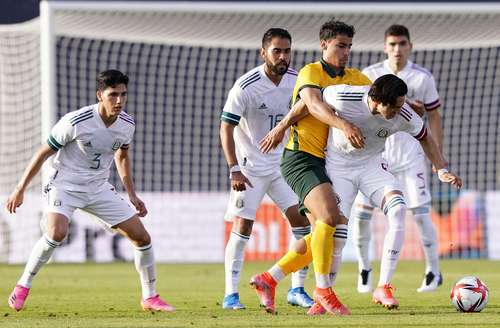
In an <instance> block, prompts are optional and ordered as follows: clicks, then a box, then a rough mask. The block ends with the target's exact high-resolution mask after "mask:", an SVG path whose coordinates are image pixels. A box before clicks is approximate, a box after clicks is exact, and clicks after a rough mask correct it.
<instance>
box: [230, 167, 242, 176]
mask: <svg viewBox="0 0 500 328" xmlns="http://www.w3.org/2000/svg"><path fill="white" fill-rule="evenodd" d="M234 172H241V169H240V166H239V165H238V164H236V165H233V166H231V167H230V168H229V179H231V176H232V174H233V173H234Z"/></svg>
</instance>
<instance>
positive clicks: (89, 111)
mask: <svg viewBox="0 0 500 328" xmlns="http://www.w3.org/2000/svg"><path fill="white" fill-rule="evenodd" d="M97 106H98V104H93V105H89V106H85V107H82V108H80V109H78V110H75V111H72V112H69V113H67V114H65V115H64V116H63V117H62V118H61V120H64V121H66V122H68V123H69V124H71V125H72V126H75V125H77V124H81V123H83V122H85V121H88V120H90V119H91V118H93V117H94V115H95V109H96V107H97Z"/></svg>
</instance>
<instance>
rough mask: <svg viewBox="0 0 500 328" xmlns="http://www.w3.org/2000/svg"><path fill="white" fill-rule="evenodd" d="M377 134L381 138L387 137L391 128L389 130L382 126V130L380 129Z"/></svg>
mask: <svg viewBox="0 0 500 328" xmlns="http://www.w3.org/2000/svg"><path fill="white" fill-rule="evenodd" d="M377 136H378V137H379V138H387V137H388V136H389V130H387V129H386V128H381V129H380V130H378V132H377Z"/></svg>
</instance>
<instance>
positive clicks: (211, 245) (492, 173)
mask: <svg viewBox="0 0 500 328" xmlns="http://www.w3.org/2000/svg"><path fill="white" fill-rule="evenodd" d="M41 9H42V11H41V12H42V17H41V18H40V19H36V20H34V21H32V22H29V23H26V24H25V25H19V24H18V25H15V26H11V27H9V28H5V29H0V56H1V57H0V58H1V62H0V65H1V66H0V103H1V109H0V136H1V139H0V161H1V165H0V186H1V191H2V194H3V195H2V197H4V198H5V197H7V195H8V193H9V192H10V190H12V188H13V187H14V186H15V183H16V182H17V180H18V179H19V177H20V176H21V174H22V170H23V169H24V167H25V166H26V165H27V163H28V161H29V158H30V157H31V155H32V154H33V153H34V151H35V150H36V149H37V147H38V146H39V145H40V142H43V140H44V138H45V137H46V135H47V134H48V132H49V129H50V126H51V125H52V124H54V123H55V121H56V120H57V119H58V118H59V117H61V116H62V115H64V114H65V113H67V112H68V111H72V110H75V109H78V108H80V107H82V106H85V105H87V104H91V103H94V102H96V99H95V78H96V76H97V74H98V72H100V71H102V70H105V69H109V68H116V69H119V70H121V71H123V72H126V73H127V74H128V75H129V77H130V85H129V103H128V105H127V108H126V110H127V111H128V113H129V114H131V115H132V116H134V117H135V120H136V135H135V139H134V142H133V147H132V148H131V153H132V160H133V176H134V179H135V185H136V188H137V190H138V192H139V193H140V195H141V196H143V198H145V200H146V204H147V205H149V207H150V213H152V214H151V216H152V219H151V220H150V221H149V223H147V225H148V228H150V230H151V231H152V234H153V237H154V239H155V241H157V242H160V240H163V241H161V242H162V243H165V247H169V248H167V249H172V252H174V253H173V254H165V255H162V254H159V256H158V257H159V259H160V260H165V261H182V260H187V261H219V260H222V259H223V253H222V251H221V249H222V248H221V247H223V246H221V245H223V240H224V236H223V234H224V231H223V229H219V227H220V226H221V225H222V227H223V222H222V217H223V215H224V211H225V205H226V201H227V192H228V187H229V185H228V179H227V175H228V170H227V166H226V163H225V160H224V158H223V155H222V152H221V146H220V142H219V130H218V128H219V117H220V113H221V110H222V107H223V105H224V102H225V98H226V96H227V93H228V91H229V89H230V88H231V86H232V84H233V83H234V81H235V80H236V79H237V78H238V77H239V76H241V75H242V74H243V73H245V72H246V71H248V70H249V69H251V68H253V67H255V66H257V65H259V64H260V63H261V58H260V56H259V47H260V40H261V37H262V34H263V33H264V31H265V30H266V29H268V28H270V27H283V28H286V29H288V30H289V31H290V33H291V35H292V38H293V43H292V47H293V49H294V51H293V58H292V65H291V66H292V67H294V68H296V69H300V68H301V67H302V66H303V65H305V64H306V63H309V62H312V61H316V60H318V59H319V58H320V56H321V53H320V51H319V40H318V31H319V27H320V25H321V24H322V23H323V22H325V21H327V20H328V19H330V18H332V17H336V18H337V19H339V20H342V21H345V22H347V23H349V24H352V25H354V26H355V28H356V35H355V37H354V42H353V48H352V52H351V62H350V66H352V67H357V68H364V67H366V66H368V65H370V64H373V63H375V62H377V61H381V60H383V59H384V54H383V52H382V45H383V33H384V30H385V29H386V28H387V27H388V25H390V24H393V23H400V24H404V25H406V26H407V27H408V28H409V30H410V33H411V36H412V41H413V43H414V51H413V55H412V58H411V60H412V61H414V62H416V63H418V64H419V65H421V66H424V67H426V68H427V69H429V70H430V71H431V72H432V73H433V75H434V77H435V78H436V81H437V85H438V90H439V93H440V97H441V102H442V104H443V107H442V109H441V114H442V122H443V129H444V153H445V154H446V157H447V158H448V159H449V162H450V166H451V168H452V169H453V170H454V171H456V172H458V173H459V174H460V175H461V176H462V177H463V179H464V185H465V188H466V189H467V190H468V191H469V192H467V193H465V194H459V193H457V192H456V191H454V190H452V189H450V188H449V187H448V186H447V185H444V184H440V183H439V181H438V180H437V179H436V178H435V177H434V176H433V177H431V180H430V181H431V191H432V194H433V208H434V219H435V222H436V224H437V225H438V229H439V232H440V238H442V239H441V242H442V245H441V246H442V250H441V254H442V255H443V256H445V257H446V256H449V257H456V256H458V257H471V256H472V257H480V256H481V257H484V256H487V255H488V254H487V248H488V247H487V241H488V238H487V234H488V231H487V229H486V221H485V213H484V211H483V210H482V209H483V208H484V197H483V194H484V192H487V191H491V190H497V189H498V187H499V177H498V173H497V167H498V164H499V160H500V159H499V155H498V154H500V151H499V149H498V147H499V146H498V145H500V136H499V133H498V125H499V117H500V115H499V114H498V108H499V106H500V103H499V102H500V97H499V96H498V89H499V86H500V85H499V78H498V77H497V67H499V64H500V62H499V61H500V59H499V58H500V54H499V50H500V9H499V7H498V6H496V5H481V4H478V5H474V6H462V5H457V4H453V5H451V4H450V5H449V6H448V5H433V4H422V5H412V6H409V5H403V4H391V5H387V4H377V5H375V4H373V5H366V4H363V5H359V4H314V5H309V4H308V5H299V4H282V3H275V4H273V3H266V4H264V3H259V4H255V3H252V4H244V3H241V4H238V3H224V4H218V3H194V4H189V3H175V2H172V3H158V2H145V3H144V2H143V3H139V2H137V3H133V2H132V3H117V2H95V3H94V2H88V3H87V2H64V1H54V2H42V8H41ZM26 26H27V27H26ZM40 30H41V31H42V34H43V37H42V43H41V44H40V42H39V38H40ZM40 53H41V54H42V57H41V58H42V62H40ZM112 183H113V184H115V185H116V186H117V187H118V188H119V189H120V186H121V184H120V183H119V179H118V178H117V175H116V174H115V173H112ZM39 190H41V182H40V180H39V179H37V180H35V181H34V183H32V188H31V189H30V191H32V192H33V195H32V200H31V201H32V203H31V204H25V205H24V207H25V208H21V209H20V214H19V215H18V216H19V217H17V218H15V219H14V218H13V217H11V216H8V217H7V216H5V215H3V214H2V215H1V217H0V222H2V223H0V226H1V228H0V245H2V246H1V247H2V248H0V261H9V262H15V261H21V260H22V259H23V258H25V257H26V254H27V253H28V252H29V248H30V246H31V245H32V242H31V239H32V238H31V237H28V239H29V240H30V242H29V243H23V245H26V244H27V246H26V249H27V250H26V251H23V252H20V253H18V254H16V255H12V252H11V251H10V250H9V247H7V246H5V245H6V244H8V243H18V242H20V240H23V239H22V238H25V235H26V234H30V236H31V235H33V234H34V235H37V234H39V230H38V223H37V221H38V218H39V217H40V212H41V209H42V207H43V206H42V205H43V200H38V199H39V197H38V192H39ZM33 204H39V205H37V206H38V207H37V206H35V205H33ZM153 212H154V214H153ZM464 213H465V214H464ZM21 216H25V217H23V218H22V219H21V218H20V217H21ZM22 220H26V221H28V222H30V224H31V227H32V228H25V229H24V228H20V226H19V222H20V221H22ZM271 221H272V220H271ZM271 221H270V222H271ZM378 221H381V222H384V221H383V219H381V220H378ZM12 222H16V223H12ZM32 222H35V223H32ZM272 222H274V221H272ZM272 222H271V223H266V224H264V223H263V224H262V231H264V232H262V233H261V234H260V235H259V234H258V233H257V237H255V238H254V239H255V241H254V246H252V247H254V248H255V250H256V251H257V252H259V251H260V250H261V248H262V249H264V250H265V251H264V253H265V252H268V249H269V248H270V249H272V250H275V249H279V248H280V247H282V245H284V244H283V243H282V242H275V241H273V238H275V237H276V236H280V234H275V233H274V232H273V231H274V230H273V229H275V228H273V227H274V226H273V223H272ZM380 224H382V225H380ZM380 224H379V223H377V224H376V229H377V231H378V234H379V235H382V237H383V230H384V223H380ZM82 225H83V226H84V230H82V231H83V232H78V231H80V230H78V229H75V230H74V233H75V235H74V238H73V243H76V241H75V240H79V242H81V244H80V248H82V249H83V250H82V251H81V255H78V256H73V257H70V256H68V257H67V258H66V257H64V256H63V257H62V258H61V260H78V259H81V260H100V259H99V258H96V256H97V255H96V254H95V253H96V252H92V251H91V250H90V251H89V248H92V247H98V243H99V242H100V241H99V240H100V239H99V238H100V237H99V236H95V233H94V232H93V231H94V230H93V229H94V228H93V227H92V226H87V224H86V223H85V224H82ZM189 226H191V229H192V227H194V226H198V227H201V229H200V230H202V231H204V232H203V234H200V236H191V235H190V234H189V231H190V229H189ZM279 226H281V225H279ZM214 227H215V228H214ZM377 227H378V228H377ZM285 228H286V226H285ZM215 229H219V230H220V231H219V230H217V231H215ZM89 236H90V237H89ZM382 237H377V238H382ZM103 238H104V237H103ZM110 238H111V237H110ZM410 239H411V238H410ZM214 240H216V241H214ZM106 242H109V245H110V246H109V247H108V246H106V247H108V248H109V249H110V251H109V252H110V255H109V256H110V259H113V258H114V259H116V258H119V255H120V254H121V251H120V247H122V246H120V245H121V244H120V242H117V241H116V240H113V238H111V239H109V241H103V243H106ZM30 243H31V245H30ZM169 243H171V244H169ZM418 243H419V241H418V240H416V241H414V246H415V245H416V246H415V247H405V251H407V252H408V258H418V257H421V256H422V254H421V251H418V250H415V249H416V248H418V247H417V246H418V245H419V244H418ZM81 245H83V246H81ZM412 245H413V244H412ZM66 247H67V248H68V249H69V248H71V247H72V246H71V245H67V246H66ZM75 247H76V246H75ZM190 249H196V252H197V253H196V254H192V253H194V252H193V251H192V250H190ZM271 253H272V252H271ZM271 253H269V254H271ZM277 253H279V252H277ZM89 254H90V255H89ZM116 254H118V255H116ZM265 254H267V253H265ZM272 254H274V253H272ZM120 256H121V255H120ZM75 258H76V259H75ZM257 258H259V257H258V256H257ZM262 258H266V259H267V258H268V257H266V256H265V255H264V256H263V257H262ZM102 260H105V259H102Z"/></svg>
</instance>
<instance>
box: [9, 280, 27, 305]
mask: <svg viewBox="0 0 500 328" xmlns="http://www.w3.org/2000/svg"><path fill="white" fill-rule="evenodd" d="M29 292H30V289H29V288H26V287H23V286H21V285H16V287H14V290H13V291H12V293H10V296H9V307H10V308H11V309H13V310H16V311H21V310H22V308H23V307H24V302H26V298H27V297H28V294H29Z"/></svg>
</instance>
